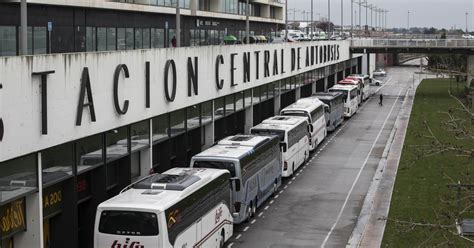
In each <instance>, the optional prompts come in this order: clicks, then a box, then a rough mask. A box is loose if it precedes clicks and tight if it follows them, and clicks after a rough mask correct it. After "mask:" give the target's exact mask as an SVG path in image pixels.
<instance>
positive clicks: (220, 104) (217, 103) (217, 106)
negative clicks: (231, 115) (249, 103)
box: [214, 97, 225, 120]
mask: <svg viewBox="0 0 474 248" xmlns="http://www.w3.org/2000/svg"><path fill="white" fill-rule="evenodd" d="M224 114H225V113H224V97H221V98H217V99H214V117H215V119H216V120H217V119H219V118H222V117H224Z"/></svg>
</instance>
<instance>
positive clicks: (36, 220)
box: [14, 153, 44, 248]
mask: <svg viewBox="0 0 474 248" xmlns="http://www.w3.org/2000/svg"><path fill="white" fill-rule="evenodd" d="M37 168H38V192H37V193H34V194H32V195H29V196H27V197H26V209H25V213H26V227H27V228H26V231H25V232H21V233H19V234H17V235H15V236H14V243H15V247H37V248H43V247H44V244H43V172H42V168H43V167H42V166H41V153H38V166H37Z"/></svg>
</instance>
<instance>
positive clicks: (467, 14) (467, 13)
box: [466, 12, 469, 33]
mask: <svg viewBox="0 0 474 248" xmlns="http://www.w3.org/2000/svg"><path fill="white" fill-rule="evenodd" d="M468 16H469V12H466V33H467V32H468V29H467V19H468Z"/></svg>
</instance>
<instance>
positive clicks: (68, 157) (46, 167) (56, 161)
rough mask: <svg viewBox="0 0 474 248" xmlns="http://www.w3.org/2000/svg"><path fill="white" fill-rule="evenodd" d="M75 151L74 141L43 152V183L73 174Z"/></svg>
mask: <svg viewBox="0 0 474 248" xmlns="http://www.w3.org/2000/svg"><path fill="white" fill-rule="evenodd" d="M73 152H74V148H73V143H72V142H71V143H67V144H64V145H59V146H55V147H52V148H49V149H47V150H44V151H42V152H41V166H42V169H43V185H44V184H48V183H51V182H56V181H58V180H60V179H64V178H68V177H69V176H72V165H73V163H74V160H73V157H74V156H73Z"/></svg>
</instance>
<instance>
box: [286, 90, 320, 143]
mask: <svg viewBox="0 0 474 248" xmlns="http://www.w3.org/2000/svg"><path fill="white" fill-rule="evenodd" d="M280 115H283V116H302V117H306V118H308V122H309V123H310V124H309V130H310V133H311V139H310V141H309V144H310V146H309V147H310V150H311V151H314V150H315V149H316V147H317V146H318V145H319V144H320V143H321V142H322V141H323V140H324V139H325V138H326V135H327V129H326V117H325V115H324V103H323V102H322V101H320V100H319V99H318V98H317V97H307V98H302V99H299V100H298V101H296V102H295V103H293V104H291V105H290V106H288V107H286V108H284V109H282V110H281V111H280Z"/></svg>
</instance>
